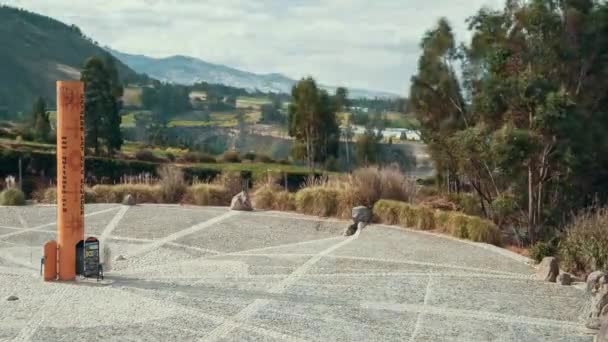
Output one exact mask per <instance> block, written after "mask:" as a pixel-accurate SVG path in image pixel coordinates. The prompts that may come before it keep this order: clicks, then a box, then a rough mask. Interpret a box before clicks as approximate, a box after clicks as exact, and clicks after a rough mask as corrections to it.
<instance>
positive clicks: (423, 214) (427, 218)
mask: <svg viewBox="0 0 608 342" xmlns="http://www.w3.org/2000/svg"><path fill="white" fill-rule="evenodd" d="M414 213H415V214H414V215H415V217H416V228H417V229H419V230H433V229H435V211H434V210H433V209H431V208H429V207H425V206H418V207H416V208H415V210H414Z"/></svg>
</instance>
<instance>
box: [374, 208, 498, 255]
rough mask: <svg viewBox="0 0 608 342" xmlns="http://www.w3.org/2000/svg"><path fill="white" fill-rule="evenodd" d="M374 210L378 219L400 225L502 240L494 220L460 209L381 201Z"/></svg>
mask: <svg viewBox="0 0 608 342" xmlns="http://www.w3.org/2000/svg"><path fill="white" fill-rule="evenodd" d="M373 213H374V220H376V221H377V222H382V223H386V224H398V225H400V226H402V227H406V228H415V229H418V230H434V229H439V230H440V231H442V232H445V233H449V234H450V235H452V236H455V237H458V238H461V239H470V240H472V241H476V242H485V243H491V244H495V245H499V244H500V242H501V235H500V230H499V229H498V227H496V225H495V224H494V223H493V222H491V221H488V220H484V219H481V218H479V217H475V216H467V215H465V214H462V213H458V212H445V211H440V210H433V209H431V208H429V207H426V206H414V205H411V204H408V203H405V202H399V201H391V200H380V201H378V202H377V203H376V205H374V209H373Z"/></svg>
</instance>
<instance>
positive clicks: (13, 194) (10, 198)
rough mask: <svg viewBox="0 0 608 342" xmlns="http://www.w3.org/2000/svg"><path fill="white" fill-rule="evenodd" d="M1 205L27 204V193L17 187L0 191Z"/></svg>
mask: <svg viewBox="0 0 608 342" xmlns="http://www.w3.org/2000/svg"><path fill="white" fill-rule="evenodd" d="M0 205H8V206H18V205H25V194H24V193H23V191H21V190H19V189H17V188H10V189H6V190H4V191H2V192H0Z"/></svg>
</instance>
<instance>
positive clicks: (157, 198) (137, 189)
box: [53, 184, 164, 203]
mask: <svg viewBox="0 0 608 342" xmlns="http://www.w3.org/2000/svg"><path fill="white" fill-rule="evenodd" d="M53 192H55V191H53ZM89 194H90V195H89V196H91V197H92V198H94V199H93V200H92V201H87V200H86V198H85V202H89V203H90V202H97V203H121V202H122V200H123V199H124V197H125V196H127V195H131V196H133V197H134V198H135V202H136V203H164V202H163V201H162V199H163V191H162V188H161V186H159V185H148V184H118V185H95V186H94V187H93V188H92V191H90V192H89ZM85 195H86V193H85ZM55 198H56V197H55Z"/></svg>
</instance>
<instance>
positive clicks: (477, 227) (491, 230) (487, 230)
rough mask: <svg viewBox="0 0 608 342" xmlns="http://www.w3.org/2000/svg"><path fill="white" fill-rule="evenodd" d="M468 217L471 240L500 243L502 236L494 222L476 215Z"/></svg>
mask: <svg viewBox="0 0 608 342" xmlns="http://www.w3.org/2000/svg"><path fill="white" fill-rule="evenodd" d="M468 219H469V222H468V225H467V228H468V230H469V239H470V240H471V241H475V242H485V243H489V244H492V245H497V246H498V245H500V243H501V240H502V236H501V233H500V230H499V229H498V227H496V225H495V224H494V222H492V221H489V220H484V219H482V218H480V217H476V216H469V217H468Z"/></svg>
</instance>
